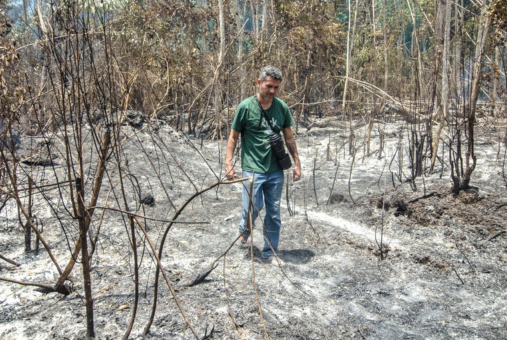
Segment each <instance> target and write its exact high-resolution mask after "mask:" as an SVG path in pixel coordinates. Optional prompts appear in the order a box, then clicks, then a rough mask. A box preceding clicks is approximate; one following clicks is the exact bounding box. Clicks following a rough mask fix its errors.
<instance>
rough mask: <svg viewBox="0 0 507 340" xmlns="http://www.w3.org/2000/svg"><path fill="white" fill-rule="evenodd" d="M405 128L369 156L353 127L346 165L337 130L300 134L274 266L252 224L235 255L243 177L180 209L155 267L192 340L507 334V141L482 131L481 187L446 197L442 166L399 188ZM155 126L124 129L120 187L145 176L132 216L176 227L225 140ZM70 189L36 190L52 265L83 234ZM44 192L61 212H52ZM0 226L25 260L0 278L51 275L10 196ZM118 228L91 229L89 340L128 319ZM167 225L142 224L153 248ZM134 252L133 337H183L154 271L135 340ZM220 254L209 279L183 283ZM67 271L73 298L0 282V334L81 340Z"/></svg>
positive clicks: (130, 284) (126, 257)
mask: <svg viewBox="0 0 507 340" xmlns="http://www.w3.org/2000/svg"><path fill="white" fill-rule="evenodd" d="M401 126H402V125H401V124H400V123H391V124H388V125H387V126H386V127H385V136H386V138H385V148H384V150H383V153H382V154H381V155H380V157H379V154H378V150H379V141H380V138H379V135H378V132H375V130H374V133H373V135H372V141H371V154H370V155H365V154H364V149H363V147H360V143H362V138H363V137H362V136H363V135H362V134H363V133H364V130H358V131H356V145H357V153H356V156H355V158H353V157H352V156H351V155H350V154H349V148H348V145H347V142H348V140H349V139H348V131H347V130H346V129H339V128H320V129H310V130H306V129H304V128H303V127H299V131H298V132H299V133H298V135H297V143H298V148H299V154H300V157H301V159H302V162H303V179H302V180H301V181H299V182H296V183H292V182H291V180H290V179H289V182H288V183H287V187H286V191H285V192H284V193H283V204H282V206H283V208H282V223H283V226H282V233H281V244H280V250H281V252H280V256H281V258H282V259H283V260H284V261H285V263H286V265H285V266H284V267H283V268H279V267H277V266H273V265H271V264H266V263H263V262H262V261H261V260H260V258H259V249H260V248H261V247H262V244H263V240H262V234H261V232H260V230H261V228H262V223H261V221H260V220H258V221H257V223H256V225H257V229H256V230H255V232H254V234H253V244H252V246H253V254H252V253H251V250H250V249H249V248H241V247H239V246H237V245H234V246H232V248H230V246H231V243H232V242H233V241H234V240H235V238H236V237H237V225H238V223H239V220H240V216H241V184H239V183H236V184H227V185H226V184H224V185H220V186H219V187H217V188H215V189H212V190H209V191H207V192H205V193H204V194H202V195H200V196H199V197H197V198H196V199H194V200H193V201H192V202H191V203H190V204H189V205H188V206H187V207H186V208H185V209H184V210H183V212H182V214H181V215H180V216H179V217H178V220H180V221H187V222H189V223H183V224H175V225H174V226H173V228H172V229H171V230H170V232H169V237H168V239H167V241H166V243H165V245H164V251H163V257H162V263H163V265H164V268H165V269H166V270H167V273H168V276H169V279H170V280H171V283H172V284H173V285H174V287H176V288H177V292H176V295H177V298H178V299H179V301H180V302H181V305H182V307H183V309H184V311H185V313H186V316H187V318H188V320H189V321H190V322H191V323H192V325H193V327H194V328H195V330H196V331H197V333H198V334H199V335H200V336H201V337H202V338H204V337H205V335H209V334H210V333H211V335H210V336H209V337H208V338H209V339H263V338H264V337H265V334H264V327H263V322H264V324H265V329H266V332H267V334H268V335H269V338H271V339H344V338H355V339H506V338H507V307H506V306H507V293H506V291H505V285H506V283H507V275H506V270H507V266H506V261H507V233H505V230H506V227H505V224H506V223H505V221H506V218H507V198H506V197H505V194H504V190H505V182H504V180H503V178H502V167H503V154H504V151H505V150H504V147H503V146H499V144H498V142H499V140H500V135H502V136H503V132H502V131H495V130H487V131H486V130H483V131H480V132H479V138H478V141H477V144H476V145H477V146H476V153H477V158H478V165H477V168H476V170H475V171H474V173H473V179H472V183H471V184H472V185H473V186H475V187H477V188H478V189H474V190H470V191H467V192H462V193H460V195H457V196H456V195H453V194H452V193H451V190H450V189H451V180H450V177H449V175H450V169H449V162H448V160H447V159H444V162H443V163H439V164H437V166H436V167H435V170H434V171H433V173H432V174H427V175H426V176H423V177H419V178H416V180H415V181H414V182H412V183H411V182H410V181H407V178H408V177H410V174H411V169H410V168H409V163H410V162H409V157H408V141H407V138H406V136H407V132H406V130H403V129H401ZM156 130H157V131H156V132H154V131H153V130H152V129H151V128H146V129H143V130H136V129H132V127H130V126H129V127H124V131H123V132H124V133H125V135H128V136H131V138H130V139H129V140H128V141H127V142H125V143H124V154H123V162H124V163H123V164H122V167H123V168H124V170H125V171H127V172H128V173H129V174H130V175H132V176H130V177H131V178H134V177H135V181H130V182H129V183H139V187H140V188H141V194H140V196H142V197H144V196H145V195H147V194H150V195H152V196H153V198H154V205H148V204H145V205H140V204H139V199H138V197H139V194H138V193H136V192H135V190H134V189H132V188H133V187H134V185H133V184H132V185H131V184H128V185H127V188H130V191H129V192H128V193H127V196H128V198H129V200H128V204H129V207H130V209H131V210H132V211H134V210H135V211H137V212H138V213H139V214H140V213H144V214H145V216H149V217H154V218H158V219H166V220H170V219H172V216H173V215H174V214H175V208H174V207H176V209H181V207H182V205H183V204H184V203H185V202H186V201H187V200H188V199H189V198H190V197H191V196H192V195H193V194H194V193H195V192H196V189H197V190H202V189H203V188H206V187H208V186H210V185H211V184H213V183H215V182H217V180H218V179H217V177H216V176H215V175H217V176H218V177H220V176H221V175H220V170H221V168H222V166H221V165H222V162H221V159H223V157H224V154H225V145H226V141H225V140H224V141H207V140H204V141H201V140H200V139H196V138H194V137H188V136H184V135H182V134H181V133H176V132H174V131H173V130H172V129H171V128H170V127H169V126H168V125H166V124H162V125H160V126H157V128H156ZM154 136H156V137H154ZM359 138H360V139H361V140H359ZM400 141H401V144H400ZM52 145H53V148H55V150H56V149H58V148H59V147H61V145H60V144H58V143H57V142H55V143H53V144H52ZM499 148H500V150H499ZM400 150H401V152H400ZM198 151H199V152H198ZM399 153H401V155H402V157H400V156H399ZM54 154H55V155H56V154H58V152H56V151H55V152H54ZM439 154H440V153H439ZM173 156H174V158H173ZM175 159H176V160H177V162H178V163H176V161H175ZM352 160H354V164H353V166H352V167H351V164H352ZM86 162H87V164H89V165H90V167H89V168H88V169H87V170H86V173H87V175H88V176H90V177H91V176H93V175H94V173H93V169H94V166H93V165H94V164H96V155H95V156H94V155H93V154H90V155H89V157H88V158H87V159H86ZM64 165H65V164H64V162H63V160H62V157H60V158H57V159H56V160H55V166H48V165H47V164H46V165H45V166H36V167H34V169H35V170H34V171H36V178H37V179H38V183H43V182H45V183H51V182H52V181H54V180H55V179H56V178H57V177H58V178H60V177H62V176H63V174H64V170H65V168H64ZM428 165H429V162H426V163H425V166H428ZM24 166H25V168H27V169H28V167H29V166H28V165H24ZM115 169H116V170H115ZM351 169H352V170H351ZM400 169H401V170H400ZM425 170H427V168H425ZM108 176H110V177H109V178H110V180H107V181H104V184H103V187H102V191H101V193H102V195H101V198H100V199H99V203H98V204H97V205H103V206H105V205H107V206H108V207H119V206H118V204H117V203H115V202H116V201H115V200H114V197H113V195H112V194H111V192H113V190H112V189H114V188H115V183H116V181H117V165H115V164H110V165H109V166H108ZM222 177H223V176H222ZM62 178H63V177H62ZM400 179H401V181H400ZM190 180H191V181H190ZM349 180H350V190H349ZM393 183H394V185H393ZM66 190H67V189H64V190H63V192H62V195H59V194H58V191H55V190H53V191H49V190H48V191H47V192H46V193H45V199H44V197H43V196H42V195H40V194H39V195H38V196H37V197H36V200H35V205H34V208H33V210H34V213H35V215H36V216H37V219H38V221H39V223H40V224H39V225H43V226H44V229H43V236H44V237H45V239H46V241H47V242H48V243H49V244H50V246H51V249H52V252H53V253H54V254H55V256H56V257H57V259H58V261H59V263H60V266H65V264H66V263H67V261H68V260H69V258H70V249H71V248H72V247H73V244H74V242H75V238H76V237H77V231H78V229H77V224H76V222H75V221H73V220H72V219H71V218H65V214H64V211H65V209H67V208H68V207H67V206H66V205H67V204H68V198H66V197H65V195H66V194H67V195H68V192H67V191H66ZM331 190H332V193H333V195H332V196H331V197H330V193H331ZM287 191H288V193H287ZM108 193H109V198H107V196H106V195H108ZM106 198H107V201H106ZM47 200H51V202H52V204H53V205H52V206H53V207H56V208H54V209H53V208H50V207H49V205H48V204H47ZM171 202H172V203H171ZM173 205H174V207H173ZM119 208H122V207H121V206H120V207H119ZM55 209H56V210H55ZM55 211H56V212H55ZM102 213H103V215H102ZM57 216H58V218H59V220H58V218H57ZM0 221H1V224H0V230H1V233H0V241H1V242H0V243H1V244H0V254H2V255H4V256H6V257H8V258H10V259H13V260H15V261H17V262H20V263H21V264H22V265H21V266H20V267H15V266H11V265H9V264H8V263H7V262H3V261H2V262H1V263H0V276H2V277H8V278H13V279H17V280H20V281H29V282H39V283H48V284H52V283H54V282H56V278H57V271H56V270H55V267H54V265H53V264H52V262H51V261H50V260H49V257H48V255H47V253H46V252H45V251H44V250H43V249H41V251H40V253H39V255H36V254H35V253H34V252H31V253H28V254H25V253H24V238H23V231H22V229H21V227H20V223H19V220H18V212H17V208H16V205H15V204H14V202H12V201H9V202H8V203H7V204H6V206H5V207H4V208H3V210H2V211H1V213H0ZM125 221H126V216H124V215H122V214H121V213H119V212H115V211H109V210H106V211H100V212H96V214H95V215H94V221H93V223H92V226H93V230H94V232H95V233H99V238H98V243H97V245H96V250H95V253H94V255H93V259H92V280H93V281H92V288H93V296H94V316H95V331H96V335H97V338H98V339H118V338H121V337H122V335H123V333H124V332H125V330H126V328H127V326H128V324H129V321H130V317H131V313H132V308H133V304H134V271H133V266H134V264H133V258H132V248H131V246H130V237H129V229H128V228H127V227H126V226H128V224H126V223H125ZM190 222H208V224H191V223H190ZM99 226H100V230H99ZM166 226H167V223H164V222H156V221H148V222H147V227H148V232H149V234H150V237H151V239H152V240H153V241H154V242H157V248H158V246H159V242H160V239H161V237H162V234H163V232H164V230H165V228H166ZM229 248H230V250H229V251H228V249H229ZM137 251H138V254H139V260H140V265H139V267H140V287H139V292H140V299H139V308H138V311H137V316H136V320H135V323H134V327H133V331H132V333H131V335H130V338H131V339H193V338H194V336H193V334H192V333H191V331H190V329H189V328H188V327H187V326H185V322H184V320H183V317H182V316H181V313H180V312H179V310H178V308H177V306H176V304H175V301H174V299H173V298H172V296H171V293H170V291H169V289H168V287H167V285H166V283H165V282H164V281H163V280H162V279H161V280H160V282H159V284H160V290H159V300H158V306H157V312H156V316H155V320H154V323H153V325H152V327H151V332H150V333H149V334H148V335H145V336H143V335H142V332H143V329H144V327H145V325H146V323H147V321H148V318H149V315H150V312H151V304H152V301H153V282H154V273H155V270H154V269H155V265H154V260H153V256H152V254H151V250H150V249H149V247H148V245H147V244H146V242H144V239H143V237H142V234H141V233H140V231H139V232H138V234H137ZM227 251H228V253H227V255H226V257H225V258H223V257H222V258H221V259H220V260H219V261H218V264H219V265H218V267H217V268H216V269H215V270H214V271H213V272H211V274H210V275H209V276H208V277H207V279H206V280H205V281H204V282H202V283H200V284H198V285H196V286H192V287H181V283H182V282H184V281H186V280H188V279H192V278H193V277H195V276H196V274H197V273H200V272H203V271H206V270H208V269H209V267H210V266H211V264H212V263H213V262H214V261H215V260H216V259H217V258H219V257H220V256H221V255H222V254H224V253H225V252H227ZM381 255H382V256H381ZM72 275H73V276H74V292H73V293H72V294H71V295H68V296H63V295H60V294H58V293H49V294H44V293H40V292H38V291H36V289H35V287H29V286H20V285H19V284H14V283H9V282H3V281H2V282H0V338H2V339H82V338H84V337H85V329H86V320H85V307H84V291H83V284H82V274H81V266H80V265H77V266H76V267H75V268H74V271H73V273H72ZM178 286H180V288H179V289H178ZM120 306H128V307H129V308H124V307H123V308H119V307H120ZM259 308H261V310H262V319H261V316H260V313H259Z"/></svg>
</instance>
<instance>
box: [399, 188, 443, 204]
mask: <svg viewBox="0 0 507 340" xmlns="http://www.w3.org/2000/svg"><path fill="white" fill-rule="evenodd" d="M437 194H438V193H437V192H436V191H433V192H430V193H429V194H427V195H424V196H421V197H417V198H414V199H411V200H410V201H408V202H407V203H415V202H417V201H419V200H422V199H426V198H430V197H432V196H435V195H437Z"/></svg>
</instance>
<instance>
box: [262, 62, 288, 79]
mask: <svg viewBox="0 0 507 340" xmlns="http://www.w3.org/2000/svg"><path fill="white" fill-rule="evenodd" d="M267 77H272V78H273V79H276V80H280V81H281V80H282V71H280V69H279V68H277V67H274V66H271V65H268V66H264V67H263V68H262V70H261V74H259V80H260V81H264V80H266V78H267Z"/></svg>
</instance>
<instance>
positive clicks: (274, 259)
mask: <svg viewBox="0 0 507 340" xmlns="http://www.w3.org/2000/svg"><path fill="white" fill-rule="evenodd" d="M264 261H265V262H266V263H269V264H272V265H273V266H279V267H283V266H285V262H283V260H282V259H281V258H280V256H274V255H271V256H269V257H268V258H266V259H265V260H264Z"/></svg>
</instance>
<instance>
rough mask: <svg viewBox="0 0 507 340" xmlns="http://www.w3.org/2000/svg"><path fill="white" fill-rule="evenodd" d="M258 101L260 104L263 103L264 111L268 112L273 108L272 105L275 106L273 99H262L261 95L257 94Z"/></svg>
mask: <svg viewBox="0 0 507 340" xmlns="http://www.w3.org/2000/svg"><path fill="white" fill-rule="evenodd" d="M257 99H258V100H259V103H261V106H262V108H263V109H264V110H267V109H269V108H270V107H271V104H273V98H267V99H264V98H262V96H261V94H260V93H257Z"/></svg>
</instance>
